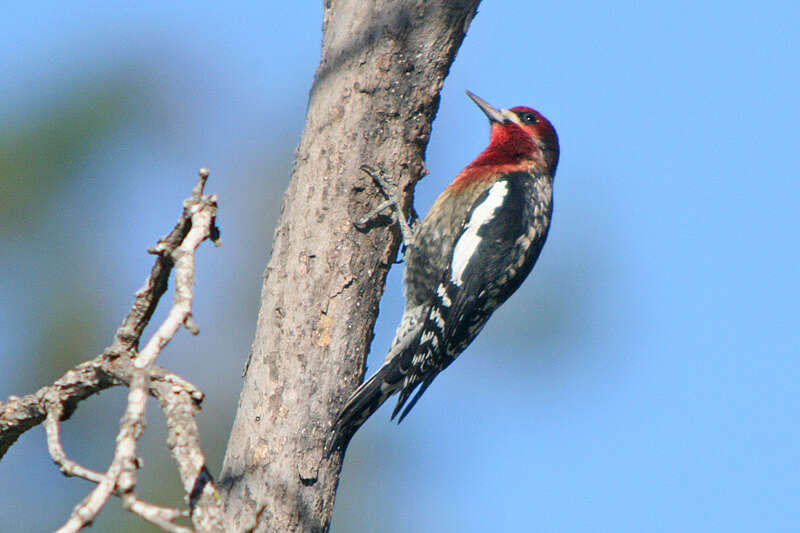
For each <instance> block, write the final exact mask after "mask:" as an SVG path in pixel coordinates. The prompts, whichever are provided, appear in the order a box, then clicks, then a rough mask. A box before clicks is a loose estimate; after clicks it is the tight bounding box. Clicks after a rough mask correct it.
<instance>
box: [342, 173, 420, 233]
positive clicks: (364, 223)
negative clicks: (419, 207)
mask: <svg viewBox="0 0 800 533" xmlns="http://www.w3.org/2000/svg"><path fill="white" fill-rule="evenodd" d="M360 169H361V171H362V172H363V173H364V174H366V175H367V176H369V177H370V178H372V181H374V182H375V184H376V185H377V186H378V188H380V190H381V192H382V193H383V194H384V196H386V200H385V201H383V202H381V203H380V205H378V207H376V208H375V209H373V210H372V211H370V212H369V213H367V214H366V215H364V216H363V217H361V218H360V219H358V220H355V221H353V225H354V226H355V227H356V228H358V229H359V230H362V231H364V230H366V229H367V227H368V226H369V224H370V222H372V221H373V220H375V219H376V218H377V217H378V216H380V215H381V213H382V212H383V211H384V210H385V209H387V208H389V207H392V208H394V209H393V210H392V214H391V218H392V220H394V221H395V222H397V224H398V225H399V226H400V233H401V234H402V236H403V244H404V245H405V246H406V247H408V246H411V245H412V244H413V243H414V228H413V227H412V226H411V224H409V223H408V217H407V216H406V215H405V213H403V210H402V209H401V207H400V203H401V202H400V191H399V189H398V188H397V187H395V186H394V185H392V184H391V183H389V182H388V181H386V180H385V179H383V172H382V171H381V172H379V171H376V170H375V169H374V168H372V167H371V166H369V165H361V167H360ZM395 209H396V211H395ZM412 212H413V208H412ZM413 214H414V219H413V221H412V223H413V222H414V221H416V213H413Z"/></svg>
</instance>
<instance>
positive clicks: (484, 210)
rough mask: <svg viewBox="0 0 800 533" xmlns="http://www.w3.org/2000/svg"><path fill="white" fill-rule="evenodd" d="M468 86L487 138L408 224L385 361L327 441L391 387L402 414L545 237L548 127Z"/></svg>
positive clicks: (551, 155) (553, 141)
mask: <svg viewBox="0 0 800 533" xmlns="http://www.w3.org/2000/svg"><path fill="white" fill-rule="evenodd" d="M468 94H469V96H470V97H471V98H472V99H473V100H474V101H475V102H476V103H477V104H478V106H479V107H480V108H481V109H482V110H483V111H484V113H486V115H487V116H488V118H489V120H490V123H491V137H490V142H489V146H488V147H487V148H486V149H485V150H484V151H483V152H481V154H480V155H479V156H478V157H477V158H476V159H475V160H474V161H473V162H472V163H470V164H469V165H468V166H467V167H466V168H465V169H464V170H463V171H461V172H460V173H459V174H458V176H456V178H455V179H454V180H453V182H452V183H451V184H450V186H449V187H447V189H445V190H444V192H442V194H441V195H440V196H439V198H437V200H436V202H434V205H433V207H431V210H430V211H429V212H428V214H427V215H426V216H425V218H424V219H423V220H422V221H421V222H419V223H418V224H417V225H416V226H415V227H414V228H413V229H412V231H411V242H406V246H407V250H406V255H405V263H406V270H405V275H404V283H405V294H406V307H405V313H404V316H403V319H402V320H401V323H400V326H399V327H398V329H397V332H396V334H395V339H394V341H393V343H392V346H391V348H390V349H389V353H388V354H387V356H386V359H385V361H384V363H383V365H382V366H381V367H380V368H379V369H378V371H377V372H376V373H375V374H374V375H373V376H372V377H370V378H369V379H368V380H367V381H366V382H364V384H362V385H361V386H360V387H359V388H358V389H357V390H356V391H355V392H354V393H353V394H352V396H351V397H350V399H349V400H348V401H347V404H346V405H345V408H344V409H343V410H342V412H341V414H340V415H339V418H338V420H337V422H336V425H335V427H334V433H333V437H332V440H331V446H332V447H336V446H342V445H344V444H346V442H347V440H349V438H350V436H352V434H353V433H354V432H355V431H356V430H357V429H358V427H359V426H360V425H361V424H362V423H363V422H364V421H365V420H366V419H367V418H368V417H369V416H370V415H371V414H372V413H373V412H374V411H375V410H376V409H377V408H378V407H379V406H380V405H381V404H382V403H383V402H384V401H386V399H387V398H388V397H389V396H390V395H391V394H394V393H399V398H398V401H397V405H396V407H395V409H394V412H393V413H392V418H395V417H396V416H397V415H398V414H399V415H400V418H399V420H402V419H403V418H404V417H405V416H406V415H407V414H408V412H409V411H410V410H411V408H412V407H413V406H414V405H415V404H416V402H417V400H418V399H419V398H420V396H421V395H422V393H423V392H424V391H425V390H426V389H427V388H428V386H429V385H430V384H431V382H432V381H433V380H434V378H435V377H436V376H437V375H438V374H439V372H441V371H442V370H444V369H445V368H446V367H447V366H448V365H449V364H450V363H452V362H453V361H454V360H455V359H456V357H458V356H459V355H460V354H461V352H462V351H464V349H465V348H466V347H467V346H468V345H469V343H470V342H472V340H473V339H474V338H475V336H476V335H477V334H478V333H479V332H480V330H481V329H482V328H483V327H484V325H485V324H486V321H487V320H488V319H489V317H490V316H491V314H492V313H493V312H494V311H495V310H496V309H497V307H499V306H500V305H501V304H502V303H503V302H505V301H506V299H508V297H509V296H510V295H511V294H512V293H513V292H514V291H515V290H517V288H518V287H519V286H520V284H521V283H522V281H523V280H524V279H525V278H526V277H527V275H528V274H529V273H530V271H531V269H532V268H533V265H534V263H535V262H536V259H537V258H538V256H539V253H540V252H541V249H542V246H543V245H544V242H545V239H546V238H547V232H548V229H549V227H550V217H551V214H552V209H553V203H552V196H553V177H554V175H555V170H556V165H557V163H558V138H557V136H556V133H555V130H554V129H553V127H552V125H551V124H550V122H549V121H548V120H547V119H546V118H544V117H543V116H542V115H541V114H540V113H538V112H537V111H535V110H533V109H530V108H527V107H515V108H512V109H510V110H505V109H502V110H499V109H495V108H493V107H491V106H490V105H489V104H487V103H486V102H484V101H483V100H481V99H480V98H478V97H476V96H475V95H473V94H471V93H468ZM401 216H402V215H401ZM414 392H416V394H415V396H414V397H413V398H412V399H411V400H410V401H409V398H410V397H411V395H412V393H414Z"/></svg>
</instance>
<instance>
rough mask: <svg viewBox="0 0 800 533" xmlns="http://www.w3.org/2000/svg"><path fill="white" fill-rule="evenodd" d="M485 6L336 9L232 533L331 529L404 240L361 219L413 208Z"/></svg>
mask: <svg viewBox="0 0 800 533" xmlns="http://www.w3.org/2000/svg"><path fill="white" fill-rule="evenodd" d="M478 2H479V0H450V1H444V0H438V1H425V0H405V1H385V2H376V1H364V0H328V1H327V2H326V3H325V6H324V10H325V13H324V23H323V41H322V58H321V62H320V65H319V68H318V69H317V72H316V77H315V80H314V84H313V87H312V89H311V96H310V101H309V106H308V112H307V116H306V125H305V130H304V132H303V136H302V139H301V141H300V144H299V146H298V148H297V152H296V159H295V165H294V169H293V172H292V180H291V183H290V185H289V188H288V190H287V192H286V195H285V197H284V200H283V205H282V207H281V216H280V220H279V222H278V227H277V229H276V231H275V238H274V243H273V253H272V258H271V260H270V263H269V266H268V267H267V269H266V273H265V275H264V284H263V288H262V295H261V310H260V312H259V316H258V325H257V329H256V333H255V340H254V342H253V348H252V353H251V356H250V359H249V361H248V364H247V367H246V370H245V376H244V384H243V389H242V393H241V397H240V399H239V406H238V411H237V414H236V419H235V421H234V425H233V430H232V432H231V437H230V441H229V443H228V449H227V452H226V456H225V462H224V465H223V471H222V475H221V479H220V487H221V492H222V498H223V501H224V502H225V524H226V530H228V531H243V530H255V531H274V532H278V531H280V532H290V531H305V532H324V531H327V529H328V526H329V523H330V516H331V512H332V510H333V503H334V496H335V493H336V486H337V483H338V477H339V471H340V469H341V462H342V452H336V453H334V454H333V455H332V456H331V457H330V458H326V457H325V456H324V446H325V442H326V439H327V438H328V436H329V432H330V428H331V426H332V424H333V422H334V420H335V418H336V416H337V414H338V412H339V409H340V408H341V407H342V406H343V404H344V401H345V400H346V399H347V397H348V395H349V394H350V392H352V391H353V389H355V387H356V386H357V385H358V384H359V383H360V382H361V380H362V377H363V372H364V359H365V356H366V354H367V352H368V349H369V345H370V341H371V338H372V328H373V324H374V321H375V318H376V316H377V312H378V301H379V299H380V297H381V294H382V292H383V286H384V282H385V278H386V273H387V272H388V269H389V267H390V265H391V263H392V261H393V259H394V258H395V254H396V251H397V247H398V244H399V233H398V231H397V230H396V228H394V227H391V228H390V227H387V226H386V225H383V226H379V227H376V228H373V229H372V230H371V231H369V232H366V233H362V232H359V231H358V230H356V229H355V228H354V227H353V225H352V223H351V220H353V219H355V218H357V217H359V216H361V215H363V214H364V213H366V212H367V211H369V210H370V208H372V207H374V206H376V205H377V204H378V203H379V202H380V201H382V200H383V199H384V198H383V197H382V196H381V194H380V193H379V191H378V190H377V189H376V187H375V185H374V184H373V183H372V182H371V180H370V179H369V178H367V177H366V176H365V175H363V173H361V172H360V171H359V166H360V165H362V164H369V165H372V166H376V167H379V168H383V169H384V170H386V172H387V174H388V176H390V179H391V180H393V181H394V182H395V183H398V184H399V185H400V187H401V190H403V191H404V193H405V194H404V198H405V202H406V203H407V205H408V204H409V203H410V202H411V198H412V196H413V187H414V184H415V183H416V182H417V180H419V178H420V177H421V176H422V175H423V174H424V173H425V165H424V155H425V148H426V146H427V143H428V138H429V134H430V129H431V122H432V120H433V118H434V116H435V114H436V111H437V109H438V104H439V92H440V89H441V87H442V83H443V81H444V78H445V76H446V75H447V72H448V70H449V68H450V65H451V63H452V61H453V59H454V57H455V54H456V51H457V50H458V47H459V46H460V44H461V41H462V39H463V37H464V34H465V32H466V30H467V27H468V26H469V23H470V21H471V20H472V18H473V16H474V15H475V12H476V9H477V5H478Z"/></svg>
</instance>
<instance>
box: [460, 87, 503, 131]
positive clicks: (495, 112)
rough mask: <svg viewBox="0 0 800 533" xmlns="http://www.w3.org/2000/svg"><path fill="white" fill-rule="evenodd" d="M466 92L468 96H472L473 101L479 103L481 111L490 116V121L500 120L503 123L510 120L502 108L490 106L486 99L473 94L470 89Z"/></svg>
mask: <svg viewBox="0 0 800 533" xmlns="http://www.w3.org/2000/svg"><path fill="white" fill-rule="evenodd" d="M466 93H467V96H469V97H470V98H472V101H473V102H475V103H476V104H478V107H480V108H481V111H483V112H484V113H485V114H486V116H487V117H488V118H489V122H499V123H501V124H502V123H503V122H507V121H508V118H507V117H506V116H505V115H504V114H503V112H502V111H501V110H499V109H495V108H494V107H492V106H490V105H489V103H488V102H487V101H486V100H484V99H483V98H480V97H479V96H476V95H474V94H472V93H471V92H469V91H466Z"/></svg>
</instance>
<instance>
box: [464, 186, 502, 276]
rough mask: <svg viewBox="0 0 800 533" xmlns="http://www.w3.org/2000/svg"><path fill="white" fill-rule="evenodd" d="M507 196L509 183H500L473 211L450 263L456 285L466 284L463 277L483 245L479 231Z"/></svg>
mask: <svg viewBox="0 0 800 533" xmlns="http://www.w3.org/2000/svg"><path fill="white" fill-rule="evenodd" d="M507 194H508V182H506V181H498V182H497V183H495V184H494V185H492V188H491V189H489V195H488V196H487V197H486V199H485V200H484V201H483V202H481V203H480V205H478V206H477V207H476V208H475V209H474V210H473V211H472V216H471V217H470V218H469V222H467V225H466V226H465V227H464V233H462V234H461V237H459V239H458V242H456V247H455V249H454V250H453V261H452V262H451V263H450V280H451V281H452V282H453V283H455V284H456V285H458V286H460V285H461V284H462V283H464V280H463V279H461V276H463V275H464V270H466V268H467V265H468V264H469V261H470V258H471V257H472V255H473V254H474V253H475V250H477V249H478V245H480V243H481V237H480V235H478V230H479V229H481V226H483V225H484V224H487V223H489V222H491V220H492V219H493V218H494V215H495V213H496V212H497V209H498V208H499V207H500V206H501V205H503V200H504V199H505V197H506V195H507Z"/></svg>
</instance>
